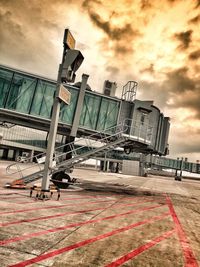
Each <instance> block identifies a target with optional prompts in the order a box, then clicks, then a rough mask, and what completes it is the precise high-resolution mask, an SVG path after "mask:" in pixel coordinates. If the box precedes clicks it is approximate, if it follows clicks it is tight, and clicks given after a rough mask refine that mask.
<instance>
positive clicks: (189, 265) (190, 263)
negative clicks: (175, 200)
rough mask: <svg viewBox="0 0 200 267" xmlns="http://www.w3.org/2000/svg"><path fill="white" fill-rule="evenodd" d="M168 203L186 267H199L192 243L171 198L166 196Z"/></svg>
mask: <svg viewBox="0 0 200 267" xmlns="http://www.w3.org/2000/svg"><path fill="white" fill-rule="evenodd" d="M166 202H167V205H168V207H169V210H170V213H171V216H172V218H173V221H174V224H175V229H176V232H177V234H178V237H179V241H180V243H181V247H182V250H183V255H184V260H185V267H198V263H197V260H196V258H195V256H194V253H193V251H192V248H191V246H190V243H189V241H188V238H187V236H186V234H185V232H184V230H183V228H182V226H181V223H180V221H179V219H178V216H177V215H176V212H175V209H174V207H173V204H172V201H171V199H170V197H169V196H166Z"/></svg>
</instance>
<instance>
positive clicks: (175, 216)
mask: <svg viewBox="0 0 200 267" xmlns="http://www.w3.org/2000/svg"><path fill="white" fill-rule="evenodd" d="M7 165H8V162H0V204H1V205H0V217H1V221H0V238H1V241H0V244H1V248H0V256H1V257H0V261H1V264H0V266H2V267H4V266H20V267H21V266H29V265H31V266H58V267H59V266H61V267H62V266H85V267H86V266H87V267H88V266H89V267H90V266H120V265H123V266H142V267H148V266H153V267H155V266H159V267H160V266H164V267H165V266H166V267H178V266H187V267H189V266H190V267H197V266H199V264H200V220H199V219H200V182H198V181H192V180H183V181H182V182H179V181H175V180H174V179H173V178H172V177H156V176H150V177H134V176H128V175H122V174H113V173H102V172H98V171H94V170H86V169H75V170H74V172H73V175H72V176H73V177H76V178H78V182H80V184H78V185H77V186H71V187H69V189H67V190H62V192H61V199H60V200H59V201H57V200H56V197H57V196H56V194H54V195H53V198H52V199H51V200H48V201H39V200H36V199H35V198H34V196H33V197H32V198H30V197H29V190H28V189H25V190H16V189H5V188H3V185H4V184H5V183H6V182H9V181H12V180H13V179H14V178H17V177H16V176H15V175H9V176H6V173H5V168H6V166H7Z"/></svg>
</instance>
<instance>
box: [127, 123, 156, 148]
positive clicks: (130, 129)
mask: <svg viewBox="0 0 200 267" xmlns="http://www.w3.org/2000/svg"><path fill="white" fill-rule="evenodd" d="M124 124H125V125H126V126H127V130H126V135H127V136H129V138H131V139H134V140H136V141H138V142H141V143H145V144H148V145H150V144H151V143H152V137H153V129H154V127H152V126H150V125H149V124H147V123H141V122H138V121H133V120H131V119H126V120H125V121H124Z"/></svg>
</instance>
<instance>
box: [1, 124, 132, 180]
mask: <svg viewBox="0 0 200 267" xmlns="http://www.w3.org/2000/svg"><path fill="white" fill-rule="evenodd" d="M126 127H127V126H126V125H125V124H123V123H122V124H120V125H117V126H113V127H109V128H107V129H106V130H105V131H104V132H97V133H95V134H92V135H90V136H89V137H87V138H80V139H78V140H77V141H75V142H70V143H68V144H64V145H61V146H59V147H57V148H55V151H54V155H53V157H52V158H51V160H52V161H53V162H55V163H56V165H59V163H61V162H63V161H66V157H67V156H68V155H69V154H71V155H72V157H74V158H75V157H77V156H79V155H80V154H82V153H81V152H84V151H85V150H86V149H87V150H94V149H95V147H96V145H97V143H99V144H100V143H104V144H106V143H107V142H109V140H111V139H112V138H116V139H117V138H119V137H120V136H121V134H122V133H124V131H125V130H126ZM111 133H112V134H111ZM99 137H100V138H99ZM81 142H82V144H81V145H80V143H81ZM77 144H78V145H79V146H78V147H76V145H77ZM64 150H65V152H63V151H64ZM45 159H46V153H40V154H38V155H36V156H33V157H30V158H27V162H34V163H32V164H30V165H28V166H27V164H26V166H25V165H24V163H23V164H22V163H13V164H11V165H9V166H8V167H7V168H6V172H7V173H8V174H12V175H15V174H19V176H20V178H23V177H24V176H25V175H27V172H28V171H30V170H31V169H33V168H34V170H35V169H37V170H36V172H38V171H42V170H43V169H44V164H43V163H44V162H45Z"/></svg>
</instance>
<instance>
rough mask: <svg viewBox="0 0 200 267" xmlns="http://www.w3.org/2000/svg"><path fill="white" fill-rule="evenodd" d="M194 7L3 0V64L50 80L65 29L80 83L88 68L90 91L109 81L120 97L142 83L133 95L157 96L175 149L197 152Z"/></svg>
mask: <svg viewBox="0 0 200 267" xmlns="http://www.w3.org/2000/svg"><path fill="white" fill-rule="evenodd" d="M183 2H184V3H183ZM199 6H200V1H199V0H194V1H191V0H185V1H181V0H164V1H160V0H155V1H150V0H138V1H132V0H122V1H118V0H113V1H103V0H76V1H73V0H68V1H66V0H40V1H39V0H38V1H37V0H36V1H27V0H17V1H13V0H0V24H1V28H0V36H1V42H0V60H1V64H6V65H10V66H11V67H16V68H20V69H24V70H25V71H30V72H33V73H38V74H40V75H45V76H48V77H50V78H54V79H55V78H56V74H57V69H58V65H59V62H60V59H61V56H62V48H63V47H62V46H63V45H62V38H63V31H64V29H65V28H69V29H70V30H71V32H72V34H73V35H74V36H75V39H76V40H77V42H76V48H77V49H80V50H81V52H82V53H83V55H84V57H85V59H84V62H83V64H82V65H81V68H80V69H79V71H78V73H77V81H78V79H79V77H80V76H81V73H82V72H84V73H88V74H89V75H90V81H89V83H90V84H91V87H92V89H93V90H98V91H101V88H102V85H103V82H104V80H107V79H110V80H111V81H115V82H116V83H117V84H118V87H117V91H116V93H117V96H119V97H120V96H121V91H122V86H123V85H124V84H125V83H126V82H127V80H135V81H137V82H139V86H138V93H137V96H138V98H140V99H143V100H154V103H155V105H157V106H158V107H159V108H160V109H161V111H163V112H164V113H165V115H168V114H169V116H170V117H171V123H172V125H171V137H170V141H171V142H172V145H173V147H175V149H174V153H175V152H176V151H178V150H179V152H180V146H182V148H183V149H182V148H181V149H182V150H181V151H182V152H183V151H184V152H188V153H192V152H199V153H200V146H199V144H198V143H197V142H196V141H194V140H196V138H197V136H199V129H200V105H199V99H200V62H199V57H200V50H199V43H200V36H199V19H200V15H199ZM180 14H181V15H180ZM188 116H189V117H188ZM188 118H189V119H188ZM191 129H192V130H191ZM180 132H182V133H183V135H184V138H185V136H187V132H188V135H189V136H190V138H191V139H190V140H189V139H187V140H188V143H190V145H187V144H186V142H185V141H184V138H180ZM197 147H199V149H197Z"/></svg>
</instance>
